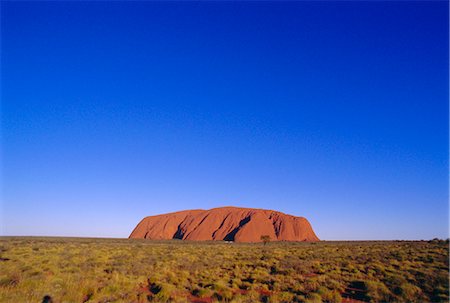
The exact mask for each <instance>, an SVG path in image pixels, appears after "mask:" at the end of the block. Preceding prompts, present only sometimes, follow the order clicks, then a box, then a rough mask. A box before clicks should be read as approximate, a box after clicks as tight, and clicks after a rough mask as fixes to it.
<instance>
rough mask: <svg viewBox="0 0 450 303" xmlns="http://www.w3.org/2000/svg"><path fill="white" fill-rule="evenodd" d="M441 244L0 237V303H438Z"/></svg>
mask: <svg viewBox="0 0 450 303" xmlns="http://www.w3.org/2000/svg"><path fill="white" fill-rule="evenodd" d="M448 254H449V247H448V242H444V241H430V242H424V241H420V242H403V241H402V242H319V243H269V244H268V245H263V244H236V243H233V244H230V243H217V242H184V241H149V240H129V239H87V238H85V239H77V238H33V237H27V238H25V237H2V238H0V302H42V299H43V298H44V296H46V295H48V296H50V297H51V298H52V300H53V302H149V301H151V302H214V301H223V302H255V301H263V302H321V301H324V302H341V301H342V300H343V298H350V299H352V300H353V302H358V301H367V302H369V301H370V302H386V301H389V302H391V301H392V302H411V301H413V302H448V300H449V298H448V290H449V280H448V271H449V263H448Z"/></svg>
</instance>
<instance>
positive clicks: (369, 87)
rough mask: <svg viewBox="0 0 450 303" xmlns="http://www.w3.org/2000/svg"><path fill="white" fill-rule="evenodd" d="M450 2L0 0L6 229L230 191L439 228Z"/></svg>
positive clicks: (91, 222)
mask: <svg viewBox="0 0 450 303" xmlns="http://www.w3.org/2000/svg"><path fill="white" fill-rule="evenodd" d="M448 42H449V40H448V2H447V1H434V2H428V1H426V2H420V1H400V2H393V1H386V2H382V1H364V2H358V1H342V2H325V1H319V2H301V1H299V2H215V1H211V2H112V1H109V2H108V1H107V2H80V1H78V2H9V1H2V2H1V89H2V90H1V101H2V102H1V139H2V140H1V142H2V144H1V147H2V148H1V153H2V157H1V159H2V163H1V168H2V179H1V185H2V192H1V200H2V201H1V208H0V210H1V216H0V221H1V222H2V223H1V224H0V226H1V229H0V234H2V235H35V236H39V235H44V236H79V237H128V235H129V234H130V233H131V231H132V229H133V228H134V227H135V225H136V224H137V223H138V222H139V221H140V220H141V219H142V218H143V217H145V216H149V215H155V214H161V213H167V212H172V211H178V210H184V209H210V208H215V207H220V206H228V205H233V206H241V207H252V208H263V209H274V210H278V211H282V212H285V213H288V214H292V215H296V216H304V217H306V218H307V219H308V220H309V221H310V222H311V224H312V226H313V228H314V230H315V232H316V234H317V235H318V236H319V238H321V239H323V240H377V239H431V238H435V237H438V238H447V237H448V234H449V231H448V218H449V207H448V198H449V194H448V185H449V180H448V178H449V170H448V168H449V167H448V166H449V161H448V156H449V148H448V147H449V139H448V136H449V132H448V131H449V128H448V123H449V120H448V115H449V106H448V97H449V76H448V66H449V59H448V51H449V47H448Z"/></svg>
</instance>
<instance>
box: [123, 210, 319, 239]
mask: <svg viewBox="0 0 450 303" xmlns="http://www.w3.org/2000/svg"><path fill="white" fill-rule="evenodd" d="M263 235H268V236H270V238H271V241H319V238H318V237H317V236H316V234H315V233H314V231H313V229H312V227H311V224H309V222H308V220H306V219H305V218H303V217H295V216H291V215H287V214H284V213H281V212H277V211H273V210H265V209H253V208H238V207H221V208H213V209H210V210H200V209H198V210H185V211H179V212H174V213H169V214H164V215H157V216H150V217H146V218H144V219H143V220H142V221H141V222H140V223H139V224H138V225H137V226H136V228H135V229H134V230H133V232H132V233H131V235H130V237H129V238H137V239H154V240H161V239H182V240H195V241H206V240H225V241H235V242H260V241H261V236H263Z"/></svg>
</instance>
